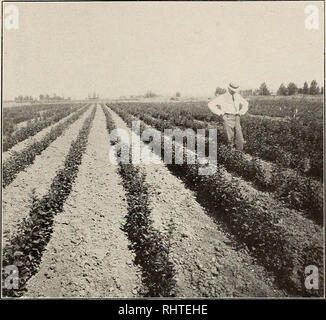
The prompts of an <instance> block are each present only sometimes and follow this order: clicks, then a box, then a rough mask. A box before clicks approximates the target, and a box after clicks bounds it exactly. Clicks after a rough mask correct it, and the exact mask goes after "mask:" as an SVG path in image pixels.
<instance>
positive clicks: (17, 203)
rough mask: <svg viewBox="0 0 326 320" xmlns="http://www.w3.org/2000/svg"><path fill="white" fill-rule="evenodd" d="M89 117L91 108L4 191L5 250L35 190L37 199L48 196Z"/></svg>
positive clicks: (23, 216)
mask: <svg viewBox="0 0 326 320" xmlns="http://www.w3.org/2000/svg"><path fill="white" fill-rule="evenodd" d="M90 113H91V108H89V110H87V111H86V112H85V113H84V114H83V115H82V116H81V117H80V118H79V119H77V120H76V121H75V122H74V123H73V124H72V125H71V126H70V127H69V128H67V129H66V131H65V132H64V133H63V135H61V136H59V137H58V138H57V139H56V140H55V141H53V142H52V143H51V144H50V145H49V147H48V148H46V149H45V150H44V151H43V152H42V153H41V154H40V155H38V156H36V158H35V160H34V163H33V164H31V165H30V166H28V167H27V168H26V169H25V170H24V171H21V172H19V173H18V175H17V177H16V178H15V180H14V181H13V182H12V183H11V184H10V185H8V186H7V187H6V188H5V189H3V191H2V192H3V193H2V209H3V211H2V212H3V214H2V217H3V218H2V220H3V222H2V230H3V247H5V245H6V244H7V242H8V241H9V240H10V239H11V237H12V236H14V235H15V234H16V232H17V229H18V227H19V225H20V223H21V222H22V220H23V219H24V218H25V217H27V216H28V214H29V211H30V206H31V195H32V190H33V189H35V195H36V196H38V197H42V196H44V195H45V194H46V193H47V192H48V190H49V188H50V185H51V183H52V179H53V178H54V177H55V174H56V171H57V170H58V169H59V168H61V166H63V164H64V160H65V157H66V155H67V154H68V151H69V148H70V145H71V142H72V141H73V140H74V139H75V138H76V137H77V135H78V132H79V130H80V129H81V127H82V125H83V123H84V120H85V119H86V118H87V116H88V115H89V114H90Z"/></svg>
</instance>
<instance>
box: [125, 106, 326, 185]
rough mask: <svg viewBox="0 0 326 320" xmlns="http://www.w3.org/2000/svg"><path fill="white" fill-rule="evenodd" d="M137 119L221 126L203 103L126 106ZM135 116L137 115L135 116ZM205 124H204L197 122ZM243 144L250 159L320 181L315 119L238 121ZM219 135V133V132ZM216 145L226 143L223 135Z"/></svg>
mask: <svg viewBox="0 0 326 320" xmlns="http://www.w3.org/2000/svg"><path fill="white" fill-rule="evenodd" d="M125 105H127V106H128V105H129V106H130V109H131V110H132V112H133V113H134V114H135V115H136V116H140V115H143V114H147V115H151V116H152V117H154V118H157V119H158V120H160V121H162V122H163V124H164V125H169V126H170V127H186V128H193V129H198V128H199V127H200V128H207V127H211V126H212V125H214V126H216V127H220V128H221V126H222V121H221V119H220V118H219V117H218V116H216V115H214V114H213V113H211V112H210V111H209V109H208V108H207V102H205V103H199V102H198V103H197V104H195V103H192V104H186V103H182V104H181V103H174V104H171V103H170V104H166V103H126V104H125ZM136 113H137V114H136ZM200 121H204V122H200ZM241 123H242V128H243V132H244V136H245V140H246V144H245V146H244V151H245V152H247V153H248V154H250V155H252V156H258V157H260V158H261V159H264V160H267V161H272V162H275V163H276V164H278V165H281V166H284V167H287V168H293V169H296V170H298V171H301V172H304V173H305V174H306V175H310V176H313V177H317V178H319V179H320V178H321V177H322V170H323V130H322V122H320V120H318V119H311V118H304V119H302V118H300V119H291V120H290V121H287V122H284V121H274V120H271V119H266V118H263V119H262V118H253V117H250V116H244V117H242V119H241ZM220 131H221V130H220ZM218 138H219V141H220V142H221V143H225V138H224V135H223V134H221V135H219V137H218Z"/></svg>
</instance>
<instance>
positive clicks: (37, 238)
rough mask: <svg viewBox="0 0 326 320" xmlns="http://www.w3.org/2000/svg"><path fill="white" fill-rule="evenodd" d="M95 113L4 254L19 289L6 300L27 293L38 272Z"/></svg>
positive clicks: (89, 118)
mask: <svg viewBox="0 0 326 320" xmlns="http://www.w3.org/2000/svg"><path fill="white" fill-rule="evenodd" d="M95 112H96V109H95V108H94V109H93V111H92V113H91V114H90V115H89V116H88V117H87V119H86V120H85V122H84V124H83V127H82V129H81V130H80V132H79V134H78V136H77V139H76V140H75V141H73V142H72V144H71V147H70V150H69V153H68V155H67V156H66V159H65V163H64V167H63V168H62V169H60V170H59V171H58V173H57V175H56V176H55V178H54V179H53V181H52V184H51V187H50V190H49V192H48V194H46V195H45V196H43V197H42V198H40V199H37V198H36V197H33V198H32V207H31V211H30V212H29V216H28V217H27V218H26V219H25V220H24V222H23V223H22V224H21V226H20V230H19V232H18V234H17V235H16V236H15V237H14V238H13V239H12V241H11V243H10V244H9V245H8V246H6V247H5V248H4V250H3V265H4V266H7V265H14V266H16V267H18V269H19V287H18V289H4V291H3V294H4V295H5V296H21V295H22V294H23V293H24V291H25V290H26V289H25V285H26V282H27V281H28V279H29V278H30V277H31V276H32V275H33V274H35V273H36V272H37V269H38V266H39V264H40V261H41V257H42V253H43V251H44V250H45V247H46V245H47V244H48V242H49V241H50V238H51V234H52V231H53V230H52V226H53V221H54V217H55V215H56V214H57V213H59V212H62V210H63V205H64V202H65V201H66V199H67V197H68V196H69V194H70V192H71V189H72V184H73V183H74V181H75V178H76V176H77V173H78V168H79V165H80V164H81V162H82V157H83V154H84V152H85V150H86V145H87V141H88V135H89V132H90V129H91V125H92V122H93V119H94V116H95ZM3 277H5V274H3Z"/></svg>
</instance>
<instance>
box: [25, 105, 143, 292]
mask: <svg viewBox="0 0 326 320" xmlns="http://www.w3.org/2000/svg"><path fill="white" fill-rule="evenodd" d="M109 152H110V142H109V138H108V134H107V131H106V128H105V117H104V114H103V111H102V110H101V108H99V107H98V109H97V112H96V116H95V119H94V123H93V126H92V129H91V132H90V135H89V139H88V144H87V148H86V152H85V154H84V156H83V161H82V164H81V165H80V168H79V172H78V176H77V178H76V180H75V183H74V185H73V188H72V191H71V194H70V196H69V197H68V199H67V200H66V202H65V204H64V206H63V210H62V212H60V213H58V214H57V215H56V217H55V221H54V226H53V234H52V238H51V240H50V242H49V244H48V246H47V248H46V251H45V252H44V254H43V258H42V262H41V265H40V268H39V271H38V273H37V274H36V275H35V276H33V277H32V278H31V279H30V281H29V282H28V284H27V289H28V291H27V293H26V295H25V296H26V297H36V296H42V297H134V296H137V293H138V290H139V288H140V287H141V281H140V272H139V270H138V269H137V268H136V267H135V266H134V265H133V259H134V255H133V253H132V252H131V251H130V250H129V249H128V240H127V237H126V236H125V234H124V232H123V231H122V230H121V229H120V228H121V226H122V225H123V224H124V222H125V218H124V217H125V215H126V213H127V207H126V206H127V204H126V202H125V193H124V191H123V187H122V186H121V180H120V177H119V175H118V174H117V166H116V165H113V164H110V162H109ZM67 235H69V236H67Z"/></svg>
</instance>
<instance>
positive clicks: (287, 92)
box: [254, 80, 324, 96]
mask: <svg viewBox="0 0 326 320" xmlns="http://www.w3.org/2000/svg"><path fill="white" fill-rule="evenodd" d="M323 93H324V88H323V87H321V88H319V86H318V83H317V81H316V80H312V81H311V83H310V86H309V85H308V82H307V81H305V83H304V84H303V87H298V86H297V85H296V84H295V83H294V82H290V83H289V84H288V85H287V86H285V85H284V83H282V84H281V85H280V87H279V88H278V90H277V95H278V96H292V95H295V94H310V95H316V94H323ZM254 94H256V95H260V96H269V95H271V92H270V90H269V89H268V87H267V85H266V83H265V82H263V83H262V84H261V85H260V87H259V89H257V90H255V92H254Z"/></svg>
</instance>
